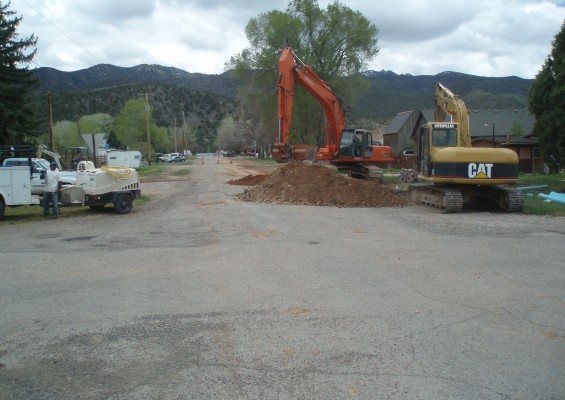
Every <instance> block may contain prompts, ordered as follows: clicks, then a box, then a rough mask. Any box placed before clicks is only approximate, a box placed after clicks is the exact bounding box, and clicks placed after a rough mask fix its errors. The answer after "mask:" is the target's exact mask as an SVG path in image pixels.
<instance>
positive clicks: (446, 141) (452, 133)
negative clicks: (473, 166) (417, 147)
mask: <svg viewBox="0 0 565 400" xmlns="http://www.w3.org/2000/svg"><path fill="white" fill-rule="evenodd" d="M432 145H433V146H439V147H455V146H457V131H456V130H455V129H434V130H433V132H432Z"/></svg>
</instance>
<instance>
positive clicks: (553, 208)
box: [518, 174, 565, 216]
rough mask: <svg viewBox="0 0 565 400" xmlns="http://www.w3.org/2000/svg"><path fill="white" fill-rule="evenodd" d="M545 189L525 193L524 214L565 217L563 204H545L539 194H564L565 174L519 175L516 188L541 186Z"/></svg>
mask: <svg viewBox="0 0 565 400" xmlns="http://www.w3.org/2000/svg"><path fill="white" fill-rule="evenodd" d="M542 185H547V188H544V189H539V190H528V191H525V195H526V199H525V201H524V211H523V212H524V214H533V215H554V216H565V204H560V203H554V202H546V201H545V199H543V198H541V197H539V196H538V194H539V193H545V194H548V193H549V192H558V193H564V192H565V174H520V175H519V176H518V187H524V186H542Z"/></svg>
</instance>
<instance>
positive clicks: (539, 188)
mask: <svg viewBox="0 0 565 400" xmlns="http://www.w3.org/2000/svg"><path fill="white" fill-rule="evenodd" d="M541 189H547V185H539V186H522V187H519V188H516V190H541Z"/></svg>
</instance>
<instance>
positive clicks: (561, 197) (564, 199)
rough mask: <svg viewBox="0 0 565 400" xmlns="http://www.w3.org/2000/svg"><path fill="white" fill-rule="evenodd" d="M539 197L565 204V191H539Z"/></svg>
mask: <svg viewBox="0 0 565 400" xmlns="http://www.w3.org/2000/svg"><path fill="white" fill-rule="evenodd" d="M538 196H539V197H542V198H544V199H548V200H551V201H554V202H556V203H560V204H565V193H556V192H551V193H549V194H544V193H540V194H538Z"/></svg>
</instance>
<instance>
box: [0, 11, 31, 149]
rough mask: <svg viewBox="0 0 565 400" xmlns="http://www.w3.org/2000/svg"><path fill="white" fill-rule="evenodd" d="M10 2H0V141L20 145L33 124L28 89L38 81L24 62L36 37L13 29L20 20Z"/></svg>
mask: <svg viewBox="0 0 565 400" xmlns="http://www.w3.org/2000/svg"><path fill="white" fill-rule="evenodd" d="M10 4H11V3H10V2H9V1H8V3H6V4H4V3H2V2H0V144H21V143H26V142H29V141H31V137H32V136H33V135H34V132H33V131H34V129H35V127H36V126H35V121H34V118H33V114H32V112H31V109H30V104H31V101H30V100H31V97H30V92H31V91H32V90H33V89H35V88H36V87H37V86H38V85H39V81H38V80H37V79H35V78H34V77H33V72H32V71H30V70H29V69H28V64H29V63H30V62H32V60H33V57H34V56H35V52H36V49H35V45H36V43H37V38H36V37H35V36H34V35H33V34H32V35H31V36H30V37H28V38H21V39H20V38H19V36H18V34H17V32H16V30H17V28H18V25H19V24H20V21H21V20H22V19H21V17H16V16H15V14H16V12H15V11H10V10H9V9H8V8H9V7H10ZM22 66H23V67H22Z"/></svg>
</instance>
